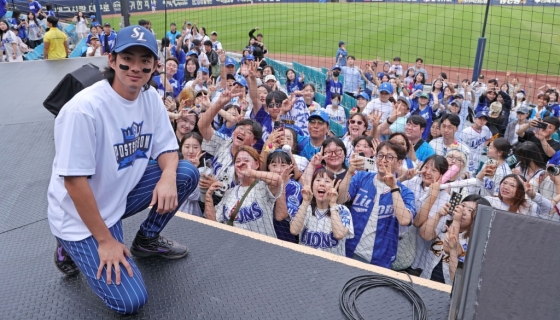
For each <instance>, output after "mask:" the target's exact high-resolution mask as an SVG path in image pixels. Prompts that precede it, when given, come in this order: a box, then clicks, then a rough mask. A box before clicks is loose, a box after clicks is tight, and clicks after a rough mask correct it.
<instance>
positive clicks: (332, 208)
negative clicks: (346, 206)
mask: <svg viewBox="0 0 560 320" xmlns="http://www.w3.org/2000/svg"><path fill="white" fill-rule="evenodd" d="M333 210H336V211H338V206H334V207H331V208H330V209H329V211H333Z"/></svg>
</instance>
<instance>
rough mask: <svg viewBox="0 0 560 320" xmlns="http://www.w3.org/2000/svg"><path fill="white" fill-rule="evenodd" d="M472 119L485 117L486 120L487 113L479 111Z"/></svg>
mask: <svg viewBox="0 0 560 320" xmlns="http://www.w3.org/2000/svg"><path fill="white" fill-rule="evenodd" d="M474 117H475V118H482V117H486V119H488V111H479V112H477V113H476V115H475V116H474Z"/></svg>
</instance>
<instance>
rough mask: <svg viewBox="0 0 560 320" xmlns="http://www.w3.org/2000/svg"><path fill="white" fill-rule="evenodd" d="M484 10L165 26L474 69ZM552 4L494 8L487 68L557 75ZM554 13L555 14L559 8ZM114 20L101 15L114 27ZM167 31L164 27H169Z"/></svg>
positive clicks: (160, 25) (252, 15)
mask: <svg viewBox="0 0 560 320" xmlns="http://www.w3.org/2000/svg"><path fill="white" fill-rule="evenodd" d="M484 9H485V7H484V6H480V5H446V4H430V5H428V4H408V3H346V4H338V3H328V4H319V3H305V4H268V5H254V6H236V7H227V6H224V7H207V8H203V9H200V10H191V11H186V10H185V11H180V12H177V11H176V12H168V14H167V26H168V25H169V24H170V23H171V22H176V23H177V24H178V25H179V28H180V25H181V24H182V22H183V21H184V20H188V21H191V22H195V21H196V22H198V25H199V26H204V27H206V29H207V31H208V33H210V32H211V31H212V30H216V31H218V33H219V40H220V41H221V42H222V44H223V45H224V48H225V49H226V50H229V51H241V50H242V49H243V48H244V47H245V45H246V44H247V42H248V39H249V38H248V32H249V30H250V29H251V28H253V27H255V26H259V27H260V28H261V30H260V31H261V32H262V33H263V34H264V35H265V38H264V42H265V44H266V45H267V47H268V49H269V51H271V52H274V53H290V54H299V55H311V56H334V54H335V52H336V49H337V44H338V41H339V40H344V41H345V42H346V43H347V49H348V51H349V53H350V54H353V55H355V56H356V57H357V58H359V59H375V57H376V56H380V57H381V59H387V60H392V57H393V56H396V55H399V56H401V58H402V60H403V61H404V62H413V61H414V60H415V59H416V57H423V58H424V60H425V63H428V64H434V65H444V66H456V67H467V68H468V67H472V65H473V61H474V56H475V50H476V44H477V39H478V37H479V36H480V34H481V30H482V21H483V18H484ZM555 11H556V7H535V6H526V7H523V8H522V7H513V6H492V7H491V9H490V16H489V18H488V26H487V32H486V37H487V38H488V42H487V45H486V55H485V61H484V68H485V69H492V70H501V71H505V70H511V71H513V72H526V73H530V74H535V73H538V74H550V75H558V74H560V45H559V40H560V35H559V34H560V32H559V31H560V20H558V19H556V20H555V19H554V13H555ZM558 11H559V13H560V9H559V10H558ZM141 18H144V19H148V20H150V21H151V22H152V25H153V26H154V27H155V31H156V32H157V35H158V38H162V37H163V36H164V33H165V32H164V30H165V29H166V27H165V26H166V24H165V21H166V20H165V16H164V14H163V12H159V13H156V14H151V13H143V14H134V15H133V16H132V17H131V23H133V24H135V23H137V21H138V19H141ZM119 20H120V18H105V19H104V21H109V22H111V23H113V25H118V22H119ZM167 29H168V27H167Z"/></svg>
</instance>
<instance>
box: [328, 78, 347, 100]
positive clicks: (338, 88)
mask: <svg viewBox="0 0 560 320" xmlns="http://www.w3.org/2000/svg"><path fill="white" fill-rule="evenodd" d="M326 85H327V88H326V90H325V93H326V99H325V106H328V105H329V104H331V99H332V94H333V93H338V94H339V95H340V96H342V95H343V92H342V82H340V81H338V80H337V81H335V80H334V79H330V80H327V81H326Z"/></svg>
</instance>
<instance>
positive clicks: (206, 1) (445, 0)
mask: <svg viewBox="0 0 560 320" xmlns="http://www.w3.org/2000/svg"><path fill="white" fill-rule="evenodd" d="M328 1H330V0H328ZM346 1H347V2H394V3H396V2H409V3H419V4H423V3H424V4H436V3H437V4H465V5H466V4H485V3H486V0H346ZM490 1H491V2H490V3H491V4H492V5H501V6H503V5H512V6H556V5H559V4H560V0H490ZM39 2H40V3H41V4H42V5H44V4H46V3H47V2H45V1H39ZM307 2H309V3H318V0H254V1H253V3H307ZM15 3H16V5H18V6H22V7H27V2H21V1H16V2H15ZM49 3H53V4H54V5H55V7H56V11H57V12H59V13H61V14H62V15H64V14H69V13H74V12H78V11H84V12H95V6H94V5H93V1H84V0H81V1H80V0H58V1H52V2H50V1H49ZM150 3H151V0H136V1H134V0H130V1H129V7H130V8H129V11H130V12H131V13H134V12H146V11H151V6H150ZM243 3H251V0H235V1H234V0H167V10H175V9H188V8H197V7H218V6H225V5H233V4H243ZM156 9H157V10H164V9H165V1H164V0H156ZM101 10H102V13H103V14H114V13H119V12H121V4H120V1H106V0H101Z"/></svg>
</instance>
